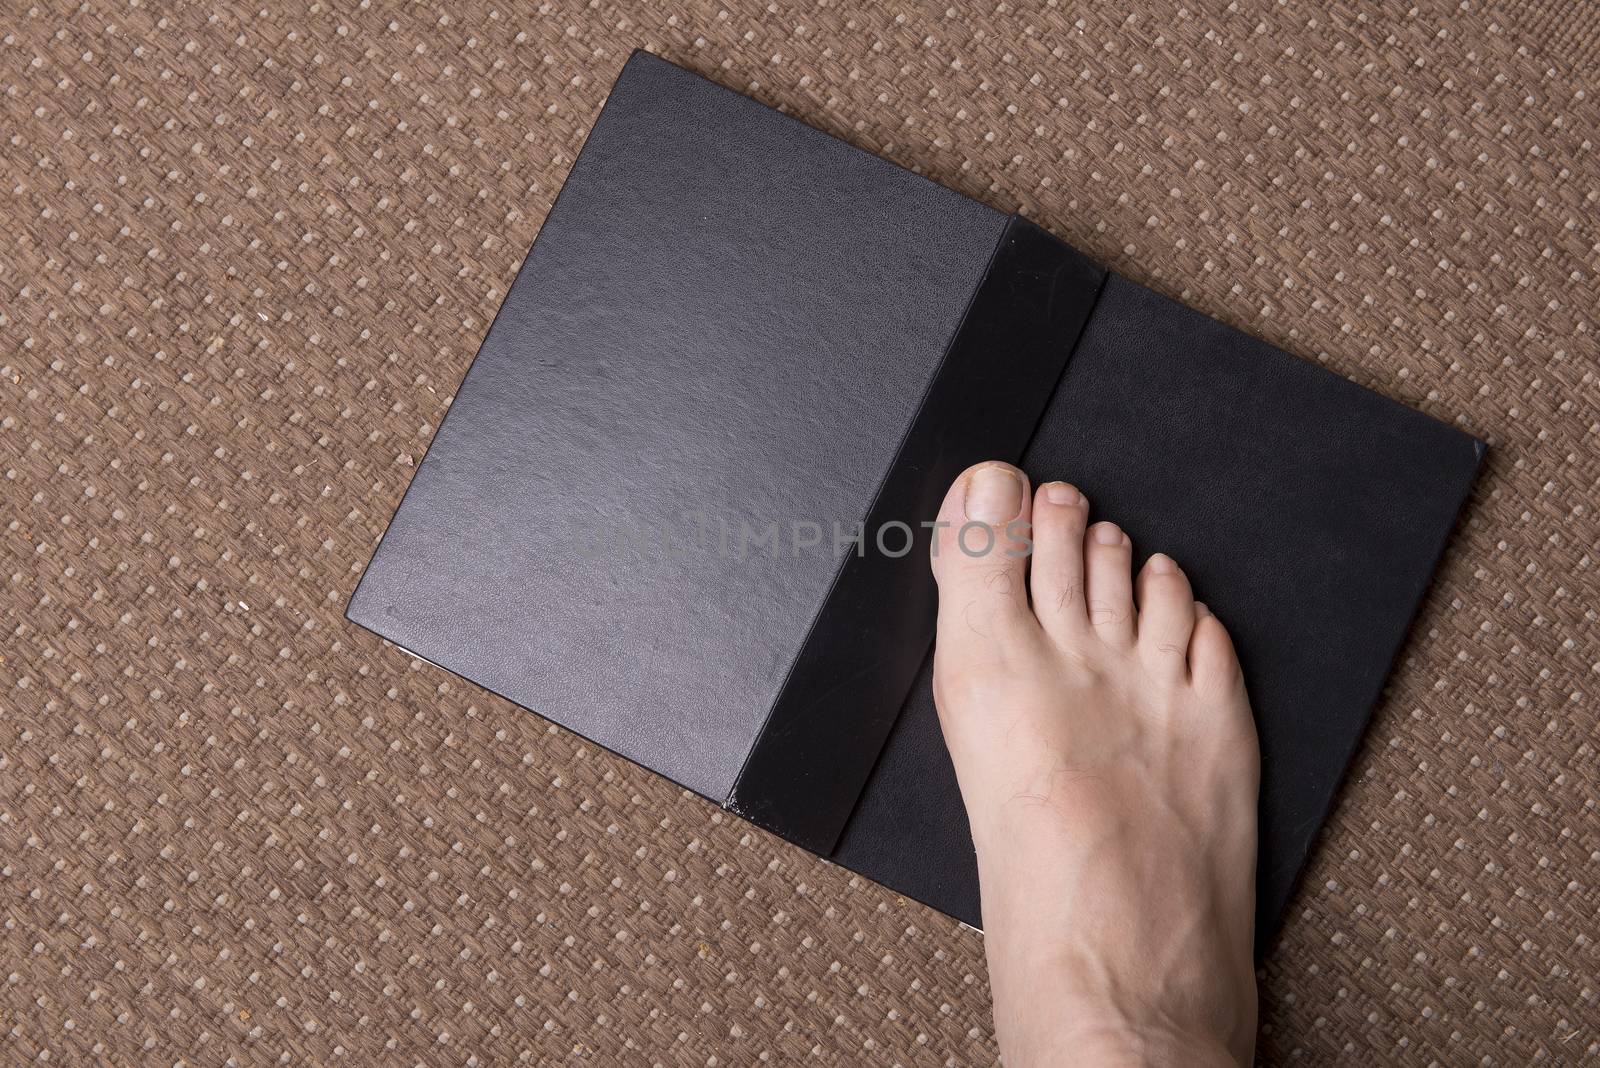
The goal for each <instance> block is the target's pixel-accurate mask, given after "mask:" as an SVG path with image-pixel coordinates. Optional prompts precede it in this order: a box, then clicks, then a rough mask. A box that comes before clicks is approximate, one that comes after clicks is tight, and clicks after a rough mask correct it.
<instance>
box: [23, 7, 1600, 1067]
mask: <svg viewBox="0 0 1600 1068" xmlns="http://www.w3.org/2000/svg"><path fill="white" fill-rule="evenodd" d="M1597 25H1600V19H1597V18H1596V17H1595V14H1594V11H1593V9H1592V8H1588V7H1587V6H1586V5H1566V4H1558V3H1535V4H1531V5H1529V6H1527V7H1508V8H1503V9H1497V8H1485V7H1482V6H1480V5H1479V4H1478V3H1477V2H1475V0H1471V2H1467V3H1450V4H1442V3H1441V4H1419V5H1418V6H1416V7H1410V8H1407V7H1406V6H1404V5H1403V4H1402V5H1383V6H1379V5H1368V4H1362V3H1355V2H1348V0H1345V2H1341V0H1334V2H1332V3H1326V4H1299V3H1290V2H1281V3H1279V2H1272V0H1238V2H1235V3H1228V4H1223V3H1217V4H1191V5H1190V6H1187V7H1185V6H1182V5H1177V4H1174V5H1163V4H1157V3H1154V2H1152V0H1110V2H1106V3H1094V4H1090V3H1086V2H1085V3H1068V2H1066V0H1061V2H1046V3H1040V4H1038V5H1026V4H1021V3H1015V2H1010V0H1007V2H1004V3H1000V2H995V0H990V2H987V3H984V4H976V5H973V4H959V5H957V4H947V5H940V4H929V5H924V6H919V5H914V4H909V3H908V4H903V5H876V4H849V5H847V4H843V3H841V2H839V0H825V2H821V3H799V2H794V0H773V2H771V3H768V4H764V5H763V4H735V3H733V0H726V6H723V4H721V3H719V2H718V0H683V2H682V3H679V4H672V5H654V4H643V3H640V4H626V3H616V2H612V0H593V2H585V3H576V2H574V3H567V2H556V0H552V2H548V3H543V4H539V5H515V6H513V5H510V4H504V3H496V2H495V0H457V2H453V3H449V4H432V3H419V4H399V3H395V4H383V3H379V2H373V0H361V2H359V3H351V4H348V5H330V4H324V3H313V4H310V5H309V6H296V5H293V4H290V3H280V2H278V0H255V2H254V3H251V4H242V3H241V4H235V3H229V2H222V3H218V4H215V5H194V6H188V5H173V6H171V7H169V8H167V9H165V10H162V9H161V8H160V6H159V5H156V4H153V3H151V2H150V0H118V2H112V0H104V2H102V0H88V2H84V3H81V4H78V5H77V6H75V7H74V6H70V5H49V6H40V7H36V8H32V9H27V8H24V7H22V6H20V5H17V4H11V5H6V9H5V12H4V13H3V14H0V115H3V117H4V121H3V123H0V206H3V210H4V226H3V230H0V620H3V626H0V656H3V660H0V917H3V927H0V1059H3V1060H4V1061H5V1062H7V1063H17V1064H22V1063H34V1062H49V1063H55V1064H61V1063H86V1062H102V1063H114V1064H163V1065H166V1064H196V1065H198V1064H288V1063H305V1062H317V1063H350V1064H379V1063H394V1064H429V1065H491V1064H513V1063H538V1064H554V1063H567V1062H584V1063H588V1062H593V1063H599V1064H606V1065H611V1064H619V1065H623V1064H625V1065H632V1064H640V1065H649V1064H662V1065H679V1064H684V1065H747V1064H756V1063H787V1062H791V1061H795V1060H799V1059H802V1058H810V1059H813V1060H815V1061H816V1062H818V1063H823V1064H874V1065H876V1064H904V1065H939V1064H981V1063H992V1062H993V1061H994V1060H995V1057H996V1054H995V1050H994V1047H993V1042H992V1035H991V1025H990V1022H989V1007H988V990H987V983H986V979H985V969H984V964H983V955H982V942H981V937H980V936H978V935H977V934H975V933H973V932H970V931H967V930H964V929H961V928H959V927H958V926H957V925H956V924H954V923H953V922H951V921H950V920H948V919H946V918H944V917H942V916H940V915H938V914H936V913H933V912H930V911H929V910H927V909H924V908H922V907H921V906H918V905H915V904H913V903H910V902H907V901H905V900H902V899H899V898H897V897H896V896H895V895H893V894H891V893H888V892H886V891H884V890H883V889H881V888H879V887H876V886H874V885H872V884H870V883H868V882H866V881H865V880H860V879H855V878H852V877H851V876H850V874H849V873H847V872H844V871H841V870H839V869H837V868H832V867H829V866H827V865H825V864H823V863H821V862H819V861H817V860H815V859H813V858H811V857H809V856H808V855H806V854H804V853H803V852H801V851H799V850H796V849H793V848H791V847H789V846H787V845H785V844H783V843H781V842H779V841H777V840H775V839H773V838H771V837H770V836H768V835H766V834H764V833H761V832H759V831H756V830H755V829H753V828H751V827H749V826H747V825H745V824H743V823H742V822H740V821H738V820H736V819H733V818H731V817H726V816H723V815H722V814H720V813H719V812H717V811H716V810H715V809H713V808H712V807H711V806H709V805H707V804H705V803H703V802H701V801H699V800H697V799H695V798H693V797H690V796H686V795H685V794H683V793H682V792H681V791H679V790H677V789H675V788H673V787H671V786H669V785H667V784H666V783H664V782H663V781H661V780H659V779H657V778H654V777H652V776H651V775H649V774H648V773H645V772H643V771H640V770H638V769H636V768H634V767H632V766H629V765H627V764H626V763H624V762H622V761H619V760H617V759H615V758H613V757H611V756H609V755H607V754H605V753H603V752H600V751H597V750H596V749H595V748H594V747H592V746H589V745H587V744H585V743H583V742H582V741H581V740H579V739H577V738H575V737H574V736H572V735H570V734H568V733H565V732H563V731H560V730H557V729H555V728H553V727H550V726H548V725H546V724H545V723H544V722H543V721H541V720H539V719H538V718H536V717H534V716H532V715H529V714H527V713H525V712H522V711H520V710H518V709H516V708H514V707H512V706H510V705H509V704H507V703H505V702H503V701H500V700H498V699H495V698H492V697H490V696H488V695H486V694H485V693H483V692H481V691H478V690H476V689H474V688H473V687H471V686H469V685H466V684H464V683H462V682H460V681H458V680H455V679H453V678H451V677H449V676H447V675H446V674H445V673H443V672H441V671H439V670H437V669H435V668H432V667H429V666H426V665H424V664H421V663H419V662H417V661H415V660H412V659H410V658H408V657H407V656H406V655H404V654H402V653H401V652H400V651H399V650H397V649H395V648H393V647H390V646H386V645H385V644H383V643H382V642H380V641H378V640H377V639H375V638H374V637H372V636H371V635H369V634H366V633H365V632H362V631H359V630H357V629H356V628H354V627H352V626H351V625H349V624H347V623H346V622H345V621H344V620H343V618H342V610H343V605H344V602H345V600H346V598H347V597H348V595H349V594H350V591H351V589H352V586H353V583H354V582H355V580H356V578H357V576H358V575H359V573H360V570H361V568H362V566H363V565H364V563H365V562H366V560H367V558H368V556H369V554H370V552H371V549H372V547H373V545H374V543H375V541H376V539H377V537H378V536H379V534H380V533H381V531H382V530H383V527H384V524H385V523H386V521H387V520H388V517H389V516H390V514H391V512H392V510H393V508H394V506H395V505H396V503H397V502H398V500H399V498H400V495H401V493H402V492H403V490H404V489H405V486H406V484H407V480H408V477H409V476H410V474H411V473H412V470H413V466H414V464H415V462H416V459H417V458H418V457H419V456H420V455H421V454H422V452H423V451H424V450H425V449H426V447H427V445H428V442H429V439H430V436H431V435H432V433H433V431H434V429H435V427H436V426H437V425H438V423H439V420H440V418H441V417H442V416H443V414H444V412H445V410H446V408H447V406H448V404H449V400H450V394H451V390H452V389H453V387H454V385H455V383H456V382H458V381H459V379H460V376H461V375H462V374H463V372H464V371H465V369H466V367H467V364H468V362H469V361H470V359H471V357H472V355H473V352H474V351H475V348H476V345H477V343H478V341H479V340H480V339H481V337H482V335H483V334H484V332H485V330H486V328H487V325H488V323H489V321H490V318H491V317H492V316H493V314H494V312H495V310H496V308H497V306H498V305H499V303H500V301H501V299H502V297H503V296H504V294H505V291H506V288H507V286H508V284H509V283H510V281H511V279H512V278H513V276H514V274H515V271H516V268H517V265H518V263H519V262H520V260H521V257H522V256H523V254H524V253H525V251H526V249H527V247H528V245H529V244H530V242H531V241H532V239H533V237H534V235H535V233H536V232H537V230H538V227H539V223H540V220H541V219H542V218H543V217H544V214H545V212H546V211H547V210H548V209H549V206H550V204H551V201H552V198H553V197H554V196H555V194H556V191H557V190H558V189H559V188H560V185H561V181H562V179H563V177H564V175H565V173H566V171H567V169H568V168H569V166H570V165H571V162H572V159H573V157H574V154H575V153H576V152H577V150H578V148H579V146H580V145H581V144H582V142H583V138H584V135H585V133H586V131H587V129H588V127H589V124H590V123H591V122H592V121H593V119H594V116H595V115H596V113H597V111H598V110H599V107H600V105H601V103H602V101H603V98H604V94H605V92H606V89H607V87H608V86H609V84H610V82H611V80H612V79H613V77H614V76H615V75H616V73H617V71H618V70H619V69H620V67H621V65H622V63H623V61H624V59H625V58H626V57H627V55H628V53H629V51H630V50H631V49H632V48H634V47H636V46H644V47H647V48H650V49H652V50H654V51H656V52H659V53H661V54H663V55H665V56H667V57H669V58H671V59H674V60H676V61H678V62H681V63H684V64H686V65H688V66H690V67H693V68H695V69H698V70H700V71H702V72H705V73H706V74H708V75H710V76H712V77H714V78H716V79H718V80H720V81H722V82H724V83H726V84H729V85H732V86H734V87H736V88H738V89H741V90H744V91H747V92H750V93H752V94H753V95H755V96H757V97H758V98H760V99H762V100H765V101H767V102H769V103H772V104H774V105H777V106H780V107H782V108H784V109H785V110H788V111H790V112H791V113H794V114H797V115H800V116H802V117H804V118H806V119H807V120H808V121H811V122H813V123H815V124H817V125H820V126H822V127H823V128H825V129H827V130H830V131H832V132H834V133H837V134H839V135H841V136H843V137H846V138H848V139H849V140H851V141H854V142H855V143H857V144H860V145H862V146H864V147H867V148H869V149H872V150H874V151H877V152H880V153H883V154H885V155H887V156H889V157H890V158H892V159H894V160H897V161H899V162H901V163H903V164H905V165H907V166H911V167H914V168H916V169H918V170H920V171H922V172H923V173H926V174H928V175H930V176H932V177H934V178H936V179H938V180H939V181H941V182H945V183H947V184H950V185H953V186H955V187H957V188H959V189H961V190H964V191H965V192H968V193H970V194H972V195H974V196H977V197H980V198H983V199H985V200H987V201H989V202H990V203H993V204H995V205H996V206H1000V207H1008V208H1009V207H1020V208H1021V209H1022V210H1025V211H1026V212H1027V213H1028V214H1030V215H1031V216H1033V217H1034V218H1036V219H1038V220H1040V221H1041V222H1042V223H1044V224H1045V225H1047V226H1049V227H1050V228H1052V229H1053V230H1055V231H1056V232H1057V233H1059V234H1060V235H1061V236H1063V237H1064V238H1066V239H1068V240H1069V241H1072V242H1073V243H1075V244H1077V245H1079V246H1080V247H1082V248H1084V249H1085V250H1087V251H1088V252H1090V253H1091V254H1093V255H1095V256H1097V257H1099V258H1101V259H1102V260H1104V261H1106V262H1108V263H1109V264H1111V265H1112V266H1113V267H1115V268H1116V269H1118V270H1120V271H1123V272H1124V273H1127V274H1129V275H1131V276H1132V277H1134V278H1136V279H1138V280H1140V281H1143V282H1146V283H1148V284H1150V285H1153V286H1155V287H1156V288H1158V289H1160V290H1163V291H1165V292H1167V293H1170V294H1173V295H1175V296H1179V297H1181V298H1182V299H1184V300H1186V301H1188V302H1190V303H1191V304H1194V305H1196V306H1198V307H1200V308H1201V309H1203V310H1205V311H1207V312H1210V313H1212V314H1215V315H1217V316H1219V317H1220V318H1223V319H1224V320H1227V321H1229V322H1231V323H1234V324H1236V325H1238V326H1241V327H1243V328H1244V329H1246V330H1249V331H1251V332H1253V333H1256V334H1258V335H1261V336H1263V337H1265V338H1267V339H1269V340H1271V341H1273V342H1275V343H1277V344H1280V345H1282V346H1284V347H1286V348H1288V349H1289V350H1290V351H1293V352H1296V353H1298V354H1300V355H1301V356H1303V357H1305V358H1308V359H1316V360H1320V361H1323V362H1325V363H1326V364H1328V365H1329V366H1331V367H1333V368H1335V369H1336V370H1338V371H1339V372H1340V373H1342V374H1345V375H1347V376H1349V377H1351V378H1353V379H1355V380H1356V381H1359V382H1361V383H1363V384H1365V385H1368V386H1371V387H1373V388H1375V389H1378V390H1380V391H1382V392H1384V393H1386V394H1389V395H1391V396H1394V397H1397V398H1399V399H1401V400H1403V401H1405V402H1406V403H1409V404H1412V405H1414V406H1416V407H1419V408H1421V409H1423V410H1425V411H1428V412H1430V413H1432V414H1433V415H1436V416H1438V417H1439V418H1441V419H1446V420H1452V421H1458V422H1459V423H1460V424H1461V425H1463V426H1466V427H1468V428H1470V429H1472V430H1473V431H1475V432H1476V433H1478V434H1479V435H1481V436H1482V437H1484V438H1486V439H1487V440H1488V441H1489V442H1490V443H1491V444H1492V446H1493V450H1492V452H1491V454H1490V460H1489V463H1488V467H1487V470H1486V472H1485V474H1484V477H1483V478H1482V480H1481V482H1480V484H1479V487H1478V490H1477V493H1476V496H1475V498H1474V500H1473V501H1472V503H1471V505H1470V507H1469V509H1468V511H1467V514H1466V516H1465V517H1464V519H1463V522H1462V525H1461V528H1460V530H1459V532H1458V535H1457V537H1456V540H1455V543H1454V545H1453V546H1452V550H1451V552H1450V554H1449V557H1448V559H1447V561H1446V563H1445V565H1444V567H1443V571H1442V574H1441V576H1440V578H1439V581H1438V584H1437V586H1436V587H1435V589H1434V590H1433V592H1432V594H1431V596H1430V598H1429V600H1428V602H1427V605H1426V607H1425V609H1424V610H1423V612H1422V615H1421V617H1420V619H1419V620H1418V622H1417V625H1416V627H1415V629H1414V632H1413V634H1412V638H1411V640H1410V642H1409V644H1408V646H1407V647H1406V650H1405V652H1404V653H1403V656H1402V659H1401V662H1400V663H1399V664H1398V665H1397V668H1396V672H1395V675H1394V678H1393V681H1392V685H1391V687H1390V690H1389V692H1388V693H1387V695H1386V697H1385V699H1384V701H1383V703H1382V706H1381V707H1380V709H1379V710H1378V712H1377V715H1376V718H1375V720H1374V724H1373V728H1372V731H1371V733H1370V736H1369V739H1368V741H1367V743H1366V745H1365V747H1364V748H1363V750H1362V751H1361V753H1360V756H1359V757H1358V759H1357V762H1356V765H1355V767H1354V768H1353V769H1352V773H1351V779H1350V783H1349V786H1348V788H1347V789H1346V791H1345V793H1344V796H1343V798H1342V801H1341V804H1340V807H1339V809H1338V811H1337V814H1336V816H1335V818H1334V820H1333V822H1332V824H1331V826H1330V827H1329V829H1328V832H1327V834H1326V835H1325V838H1324V840H1323V842H1322V843H1321V846H1320V848H1319V851H1318V853H1317V855H1316V857H1315V860H1314V862H1313V863H1312V864H1311V867H1310V869H1309V871H1308V873H1307V876H1306V878H1305V881H1304V884H1303V886H1302V888H1301V891H1300V893H1299V896H1298V898H1297V899H1296V901H1295V903H1294V905H1293V906H1292V909H1291V914H1290V917H1289V920H1288V922H1287V925H1286V929H1285V931H1284V934H1283V937H1282V939H1281V942H1280V944H1279V946H1278V948H1277V950H1276V952H1275V953H1274V955H1273V956H1272V958H1271V960H1270V961H1269V963H1268V964H1267V965H1266V967H1265V968H1264V969H1263V971H1262V975H1261V985H1262V998H1263V1029H1262V1035H1261V1043H1260V1048H1261V1059H1262V1061H1263V1062H1264V1063H1269V1064H1289V1063H1300V1064H1343V1063H1357V1062H1363V1063H1403V1064H1419V1065H1426V1064H1439V1065H1467V1064H1474V1065H1476V1064H1485V1065H1490V1064H1500V1065H1505V1064H1509V1065H1522V1064H1529V1063H1549V1064H1573V1063H1579V1062H1593V1061H1595V1060H1597V1059H1600V1027H1597V1025H1600V947H1597V941H1600V919H1597V917H1600V885H1597V884H1600V811H1597V794H1600V787H1597V785H1596V784H1597V782H1600V759H1597V752H1596V749H1597V745H1600V737H1597V732H1596V728H1595V717H1596V702H1595V692H1596V689H1597V687H1600V679H1597V673H1600V625H1597V619H1596V616H1597V611H1600V596H1597V593H1600V584H1597V582H1596V551H1597V550H1596V546H1597V544H1600V517H1597V514H1596V505H1597V502H1600V493H1597V490H1600V458H1597V445H1600V384H1597V382H1596V321H1595V309H1596V306H1597V304H1600V286H1597V284H1596V274H1597V267H1600V262H1597V261H1600V244H1597V235H1596V228H1595V224H1596V218H1597V216H1600V168H1597V166H1596V161H1595V152H1594V149H1595V145H1594V138H1595V137H1596V133H1595V131H1596V130H1597V129H1600V109H1597V102H1596V95H1597V93H1600V86H1597V84H1596V82H1595V80H1594V78H1593V74H1594V71H1595V70H1596V69H1597V66H1600V64H1597V63H1596V56H1597V54H1600V46H1597V41H1600V33H1597V32H1596V27H1597Z"/></svg>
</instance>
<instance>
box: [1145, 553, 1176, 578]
mask: <svg viewBox="0 0 1600 1068" xmlns="http://www.w3.org/2000/svg"><path fill="white" fill-rule="evenodd" d="M1150 570H1151V571H1153V572H1155V573H1156V574H1158V575H1170V574H1172V573H1173V572H1175V571H1177V570H1178V565H1177V564H1175V563H1173V562H1172V557H1170V556H1164V555H1162V554H1161V553H1156V554H1155V555H1154V556H1152V557H1151V558H1150Z"/></svg>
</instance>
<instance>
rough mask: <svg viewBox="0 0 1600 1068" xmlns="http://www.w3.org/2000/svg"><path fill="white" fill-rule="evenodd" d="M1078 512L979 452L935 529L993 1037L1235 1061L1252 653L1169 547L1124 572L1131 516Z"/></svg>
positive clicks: (944, 661)
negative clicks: (1244, 670) (1125, 521)
mask: <svg viewBox="0 0 1600 1068" xmlns="http://www.w3.org/2000/svg"><path fill="white" fill-rule="evenodd" d="M1088 511H1089V505H1088V502H1087V501H1085V500H1084V499H1083V497H1082V495H1080V494H1079V493H1078V492H1077V491H1076V490H1075V489H1073V488H1072V487H1071V486H1067V485H1065V484H1063V483H1059V482H1053V483H1050V484H1048V485H1045V486H1043V487H1041V488H1040V489H1039V492H1038V494H1037V496H1035V495H1032V494H1030V493H1029V491H1028V485H1027V480H1026V477H1025V476H1024V475H1023V474H1022V473H1021V472H1020V471H1018V470H1017V469H1016V468H1014V467H1011V466H1009V465H1007V464H998V463H996V464H980V465H978V466H977V467H975V468H972V469H970V470H968V471H967V472H965V473H964V474H963V475H962V476H961V477H960V478H959V479H957V480H956V482H955V484H954V485H953V486H952V487H951V489H950V492H949V494H948V495H947V496H946V498H945V502H944V507H943V509H942V510H941V512H940V516H939V518H940V520H941V522H942V523H945V524H948V525H947V526H944V527H942V528H940V530H939V531H938V537H937V538H936V539H935V549H934V559H933V570H934V575H935V577H936V578H937V579H938V583H939V630H938V644H937V646H936V648H935V654H934V698H935V700H936V702H937V703H938V707H939V719H940V723H941V724H942V726H943V728H944V735H945V741H946V743H947V744H948V745H949V747H950V754H951V756H952V758H953V759H954V762H955V767H956V774H957V777H958V778H959V780H960V783H961V795H962V798H963V800H964V801H965V802H966V806H967V812H968V814H969V815H970V817H971V821H972V834H973V840H974V842H975V843H976V845H977V851H978V873H979V880H980V883H981V887H982V894H983V921H984V934H985V945H986V949H987V953H988V957H989V971H990V982H991V986H992V988H993V991H994V1003H995V1027H996V1031H997V1034H998V1036H999V1042H1000V1049H1001V1053H1002V1055H1003V1056H1004V1058H1005V1062H1006V1064H1007V1066H1008V1068H1032V1066H1037V1065H1057V1064H1084V1065H1123V1064H1129V1065H1152V1064H1159V1065H1167V1064H1174V1065H1176V1064H1184V1065H1208V1064H1219V1065H1226V1064H1238V1065H1246V1064H1249V1062H1250V1058H1251V1052H1252V1049H1253V1046H1254V1042H1255V1027H1256V993H1255V972H1254V968H1253V963H1252V957H1251V954H1252V948H1251V942H1252V924H1253V921H1254V914H1255V892H1254V887H1255V856H1256V790H1257V781H1258V776H1259V763H1258V757H1257V751H1256V737H1255V728H1254V724H1253V722H1252V720H1251V717H1250V706H1249V702H1248V700H1247V699H1246V697H1245V691H1244V683H1243V681H1242V679H1241V677H1240V673H1239V663H1238V660H1237V659H1236V658H1235V656H1234V652H1233V645H1232V643H1231V642H1230V641H1229V639H1228V634H1227V631H1225V630H1224V629H1223V627H1222V624H1221V623H1219V622H1218V621H1217V619H1216V617H1214V616H1212V615H1211V614H1210V613H1209V612H1208V611H1207V610H1206V609H1205V607H1204V606H1203V605H1199V604H1196V603H1195V601H1194V597H1193V595H1192V594H1191V592H1190V589H1189V581H1188V579H1187V578H1185V577H1184V574H1183V572H1182V571H1181V570H1179V568H1178V566H1177V564H1175V563H1173V562H1172V561H1171V560H1170V559H1168V558H1166V557H1164V556H1159V555H1158V556H1153V557H1151V558H1150V560H1149V562H1148V563H1146V564H1145V566H1144V569H1143V570H1142V571H1141V572H1140V573H1139V576H1138V579H1137V582H1135V580H1134V576H1133V574H1132V563H1133V562H1132V556H1133V546H1132V544H1131V543H1130V542H1129V540H1128V537H1127V535H1125V534H1124V533H1123V532H1122V531H1121V530H1120V529H1118V528H1117V526H1116V525H1115V524H1112V523H1096V524H1095V525H1094V526H1092V527H1087V529H1086V523H1087V518H1088ZM1029 521H1031V524H1032V526H1031V531H1030V530H1029V528H1028V527H1026V526H1024V525H1023V524H1025V523H1027V522H1029ZM1008 524H1009V525H1010V527H1011V529H1010V530H1009V531H1008V530H1007V526H1008ZM1012 535H1020V538H1019V537H1014V536H1012ZM991 536H993V537H994V542H993V548H992V550H991V551H988V552H982V551H981V550H983V549H984V548H985V546H986V544H988V542H989V538H990V537H991ZM1030 536H1031V538H1032V543H1033V544H1032V552H1031V555H1028V554H1027V553H1026V550H1027V545H1026V542H1025V541H1023V540H1021V539H1025V538H1028V537H1030ZM1030 592H1031V596H1030Z"/></svg>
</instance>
